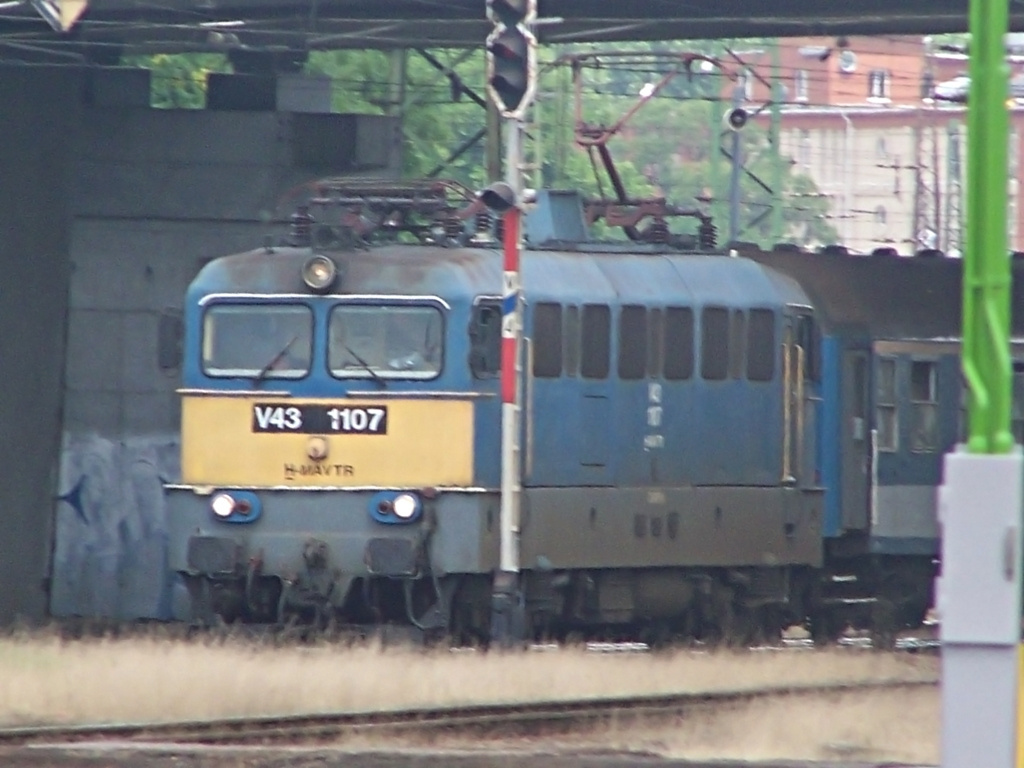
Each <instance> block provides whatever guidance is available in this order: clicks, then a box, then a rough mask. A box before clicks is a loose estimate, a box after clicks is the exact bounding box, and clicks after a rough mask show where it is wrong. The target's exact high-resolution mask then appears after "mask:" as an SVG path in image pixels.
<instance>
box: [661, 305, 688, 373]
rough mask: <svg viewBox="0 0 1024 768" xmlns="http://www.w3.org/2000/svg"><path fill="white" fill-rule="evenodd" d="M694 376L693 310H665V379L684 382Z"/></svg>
mask: <svg viewBox="0 0 1024 768" xmlns="http://www.w3.org/2000/svg"><path fill="white" fill-rule="evenodd" d="M691 376H693V310H692V309H690V308H689V307H668V308H667V309H666V310H665V378H666V379H668V380H669V381H682V380H684V379H688V378H690V377H691Z"/></svg>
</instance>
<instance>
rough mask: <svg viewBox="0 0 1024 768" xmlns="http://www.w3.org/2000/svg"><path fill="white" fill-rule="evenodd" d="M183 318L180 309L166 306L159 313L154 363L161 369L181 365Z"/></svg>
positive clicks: (173, 368)
mask: <svg viewBox="0 0 1024 768" xmlns="http://www.w3.org/2000/svg"><path fill="white" fill-rule="evenodd" d="M184 339H185V319H184V317H183V316H182V312H181V310H180V309H176V308H173V309H172V308H168V309H165V310H163V311H162V312H161V313H160V317H159V320H158V321H157V332H156V364H157V366H158V367H159V368H160V370H161V371H168V372H170V371H176V370H177V369H178V368H180V367H181V358H182V345H183V343H184Z"/></svg>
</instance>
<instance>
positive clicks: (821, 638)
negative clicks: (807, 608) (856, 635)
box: [807, 611, 846, 646]
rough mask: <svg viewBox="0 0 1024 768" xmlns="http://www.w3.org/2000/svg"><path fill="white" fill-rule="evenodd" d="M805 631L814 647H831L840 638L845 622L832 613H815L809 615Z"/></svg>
mask: <svg viewBox="0 0 1024 768" xmlns="http://www.w3.org/2000/svg"><path fill="white" fill-rule="evenodd" d="M807 629H808V630H809V631H810V633H811V640H812V641H813V642H814V644H815V645H817V646H824V645H832V644H834V643H835V642H836V641H837V640H838V639H839V638H840V637H841V636H842V634H843V630H845V629H846V622H844V621H843V620H841V619H840V618H839V617H838V616H836V615H835V613H833V612H832V611H817V612H815V613H812V614H811V617H810V619H809V620H808V627H807Z"/></svg>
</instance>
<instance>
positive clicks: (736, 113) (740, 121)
mask: <svg viewBox="0 0 1024 768" xmlns="http://www.w3.org/2000/svg"><path fill="white" fill-rule="evenodd" d="M749 119H750V113H749V112H747V110H745V109H744V108H743V107H733V108H732V109H730V110H729V111H728V112H726V113H725V115H724V117H723V118H722V123H723V124H724V125H725V128H726V130H729V131H738V130H740V129H741V128H742V127H743V126H745V125H746V124H747V121H748V120H749Z"/></svg>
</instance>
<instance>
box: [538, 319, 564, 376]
mask: <svg viewBox="0 0 1024 768" xmlns="http://www.w3.org/2000/svg"><path fill="white" fill-rule="evenodd" d="M533 375H534V376H536V377H538V378H541V379H553V378H556V377H558V376H561V375H562V305H561V304H551V303H546V302H542V303H540V304H538V305H537V307H536V308H535V309H534V310H533Z"/></svg>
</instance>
